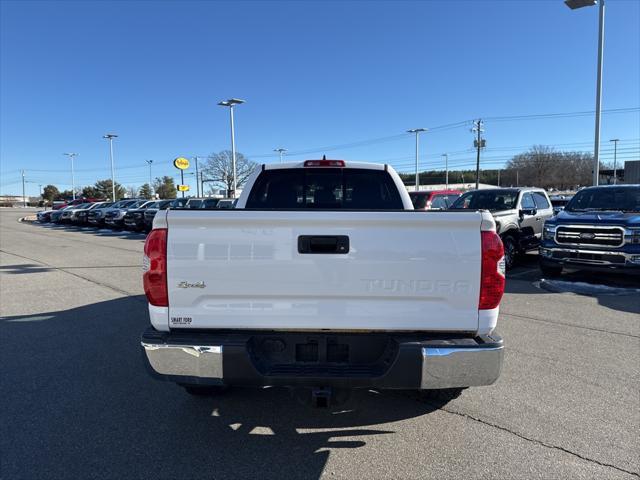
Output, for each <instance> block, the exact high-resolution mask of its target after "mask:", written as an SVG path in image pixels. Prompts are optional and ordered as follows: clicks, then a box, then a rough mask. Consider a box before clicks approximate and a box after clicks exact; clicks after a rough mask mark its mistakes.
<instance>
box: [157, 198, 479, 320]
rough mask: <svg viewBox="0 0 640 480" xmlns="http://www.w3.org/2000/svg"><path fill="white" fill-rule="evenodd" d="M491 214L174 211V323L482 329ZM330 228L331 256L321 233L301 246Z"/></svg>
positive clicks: (170, 275) (170, 247)
mask: <svg viewBox="0 0 640 480" xmlns="http://www.w3.org/2000/svg"><path fill="white" fill-rule="evenodd" d="M481 219H482V217H481V214H480V213H477V212H455V213H451V212H434V213H424V212H414V211H388V212H380V211H378V212H367V211H342V212H340V211H252V210H242V209H238V210H219V211H189V210H175V211H171V210H170V211H168V213H167V224H168V240H167V281H168V291H169V326H170V328H198V329H227V328H229V329H284V330H304V329H309V330H322V329H331V330H432V331H434V330H439V331H475V330H476V329H477V327H478V295H479V288H480V265H481V258H480V257H481V242H480V224H481ZM319 236H322V237H323V238H324V239H327V241H328V244H329V247H328V250H329V252H330V253H326V250H327V249H325V248H324V247H323V246H322V245H321V243H322V242H323V241H324V240H323V239H322V238H321V239H320V240H319V241H320V246H319V247H318V248H315V247H314V251H316V253H300V250H302V252H305V251H306V250H305V248H306V247H305V246H304V245H305V241H307V244H306V246H307V247H308V240H309V238H310V237H313V238H314V239H315V238H316V237H319ZM338 236H342V239H341V240H340V242H339V245H340V247H339V248H343V247H346V244H345V243H344V241H345V239H344V237H348V240H347V241H348V247H346V248H344V250H342V251H341V252H339V253H335V250H332V248H333V247H331V242H332V241H334V239H335V238H337V237H338ZM299 237H303V238H302V239H300V238H299ZM305 238H306V240H305ZM312 241H313V242H316V240H312ZM300 242H302V244H301V245H302V246H301V245H299V243H300ZM314 245H315V244H314ZM347 250H348V251H347ZM317 251H320V252H321V253H317Z"/></svg>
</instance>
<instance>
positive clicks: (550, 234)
mask: <svg viewBox="0 0 640 480" xmlns="http://www.w3.org/2000/svg"><path fill="white" fill-rule="evenodd" d="M555 236H556V226H555V225H545V226H544V228H543V229H542V239H543V240H553V239H554V238H555Z"/></svg>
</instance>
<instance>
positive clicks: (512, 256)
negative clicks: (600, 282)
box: [502, 235, 518, 271]
mask: <svg viewBox="0 0 640 480" xmlns="http://www.w3.org/2000/svg"><path fill="white" fill-rule="evenodd" d="M502 244H503V245H504V267H505V269H506V270H507V271H509V270H511V269H512V268H513V265H514V264H515V262H516V256H517V255H518V245H517V243H516V239H515V238H513V237H512V236H511V235H505V236H504V237H502Z"/></svg>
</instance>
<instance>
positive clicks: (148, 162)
mask: <svg viewBox="0 0 640 480" xmlns="http://www.w3.org/2000/svg"><path fill="white" fill-rule="evenodd" d="M145 162H147V164H148V165H149V190H150V191H151V194H152V195H153V185H152V183H151V178H152V177H151V164H152V163H153V160H145Z"/></svg>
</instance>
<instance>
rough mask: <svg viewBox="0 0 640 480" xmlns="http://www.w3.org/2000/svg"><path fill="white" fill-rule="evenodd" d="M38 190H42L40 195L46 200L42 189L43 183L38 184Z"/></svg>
mask: <svg viewBox="0 0 640 480" xmlns="http://www.w3.org/2000/svg"><path fill="white" fill-rule="evenodd" d="M38 192H40V196H41V197H42V199H43V200H44V192H43V191H42V185H38Z"/></svg>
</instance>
